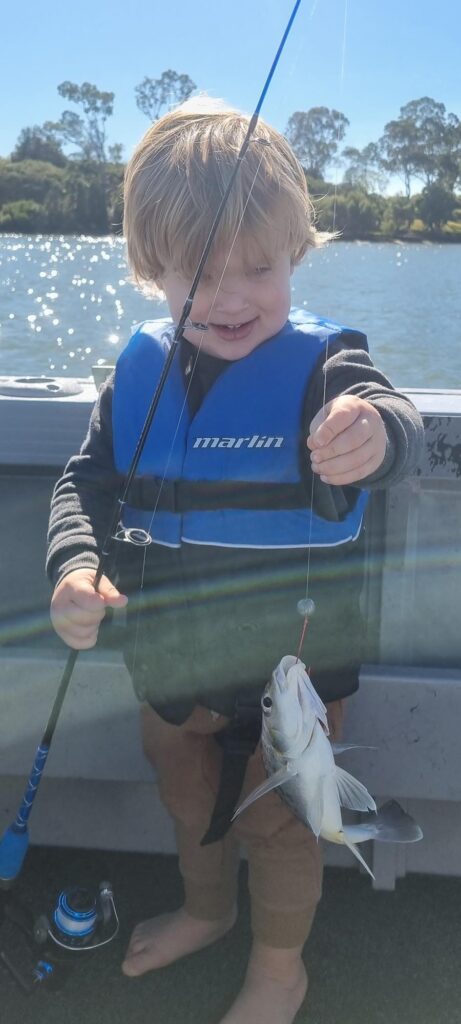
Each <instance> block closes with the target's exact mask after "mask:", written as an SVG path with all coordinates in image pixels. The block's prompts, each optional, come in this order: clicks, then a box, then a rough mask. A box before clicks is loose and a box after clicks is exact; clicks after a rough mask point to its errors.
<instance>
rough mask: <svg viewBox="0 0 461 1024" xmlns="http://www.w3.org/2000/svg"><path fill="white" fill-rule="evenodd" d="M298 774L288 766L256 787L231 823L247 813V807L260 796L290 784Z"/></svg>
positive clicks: (235, 812)
mask: <svg viewBox="0 0 461 1024" xmlns="http://www.w3.org/2000/svg"><path fill="white" fill-rule="evenodd" d="M297 774H298V773H297V771H296V769H295V768H292V767H288V766H287V765H284V767H283V768H279V770H278V772H274V774H273V775H270V776H269V778H268V779H265V780H264V782H262V783H261V785H260V786H256V788H255V789H253V790H252V792H251V793H249V794H248V796H247V797H246V798H245V800H243V802H242V803H241V804H240V807H237V810H236V811H234V814H233V816H232V818H231V821H234V820H235V818H238V816H239V814H241V813H242V811H246V809H247V807H249V806H250V804H253V803H254V802H255V800H259V797H260V796H264V795H265V793H270V792H271V790H273V789H276V788H277V786H283V784H284V783H285V782H290V781H291V779H294V778H295V776H296V775H297Z"/></svg>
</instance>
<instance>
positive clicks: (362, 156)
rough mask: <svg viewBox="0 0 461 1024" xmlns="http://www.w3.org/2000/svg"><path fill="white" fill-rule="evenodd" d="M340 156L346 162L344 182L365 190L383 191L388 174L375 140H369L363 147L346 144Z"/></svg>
mask: <svg viewBox="0 0 461 1024" xmlns="http://www.w3.org/2000/svg"><path fill="white" fill-rule="evenodd" d="M342 156H343V158H344V159H345V160H346V161H347V162H348V166H347V167H346V170H345V172H344V175H343V182H344V184H346V185H354V186H356V187H358V188H364V189H366V191H367V192H384V189H385V187H386V184H387V177H388V176H387V174H386V172H385V170H384V168H383V165H382V160H381V154H380V150H379V146H378V144H377V143H376V142H369V143H368V145H367V146H365V147H364V148H363V149H356V148H355V147H354V146H346V148H345V149H343V151H342Z"/></svg>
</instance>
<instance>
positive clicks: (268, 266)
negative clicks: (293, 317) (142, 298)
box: [161, 239, 292, 360]
mask: <svg viewBox="0 0 461 1024" xmlns="http://www.w3.org/2000/svg"><path fill="white" fill-rule="evenodd" d="M227 256H228V252H221V251H218V252H217V253H216V255H214V256H213V257H212V258H210V259H208V261H207V263H206V266H205V270H204V272H203V275H202V277H201V279H200V283H199V286H198V289H197V292H196V294H195V297H194V301H193V304H192V310H191V314H190V319H191V320H193V321H195V322H200V323H207V324H208V330H207V331H205V332H203V341H202V343H201V349H202V351H203V352H207V353H208V354H209V355H212V356H218V357H219V358H220V359H229V360H234V359H242V358H243V357H244V356H247V355H249V353H250V352H252V351H253V349H255V348H257V346H258V345H260V344H261V343H262V342H263V341H267V339H268V338H271V337H272V336H273V335H274V334H277V332H278V331H280V330H281V328H282V327H283V326H284V324H285V322H286V320H287V317H288V314H289V311H290V306H291V287H290V278H291V272H292V267H291V261H290V255H289V253H288V252H279V253H278V254H277V255H276V256H275V257H272V258H271V259H270V260H267V259H265V258H263V259H261V257H260V256H259V255H256V256H255V257H253V258H250V253H249V250H248V247H247V246H244V245H243V243H242V241H239V240H238V239H237V242H236V243H235V245H234V247H233V249H232V253H231V256H230V259H229V261H228V263H227V266H226V267H225V264H226V259H227ZM224 267H225V270H224ZM223 271H224V277H223V279H222V281H221V283H219V282H220V279H221V275H222V274H223ZM191 284H192V281H191V280H187V279H185V278H184V277H183V276H182V275H181V274H179V273H178V272H176V271H174V270H172V269H170V270H168V271H167V272H166V273H165V275H164V277H163V279H162V282H161V287H162V289H163V291H164V292H165V295H166V299H167V302H168V306H169V308H170V313H171V316H172V318H173V320H174V322H175V323H177V322H178V320H179V318H180V315H181V312H182V308H183V305H184V302H185V300H186V298H187V296H188V294H189V291H190V286H191ZM218 285H219V289H218ZM217 289H218V291H217ZM216 292H217V294H216ZM184 336H185V338H187V340H188V341H190V342H191V344H192V345H195V346H196V347H198V346H199V345H200V341H201V338H202V332H201V331H199V330H190V329H189V330H186V331H184Z"/></svg>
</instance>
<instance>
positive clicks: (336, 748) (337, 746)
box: [331, 743, 378, 755]
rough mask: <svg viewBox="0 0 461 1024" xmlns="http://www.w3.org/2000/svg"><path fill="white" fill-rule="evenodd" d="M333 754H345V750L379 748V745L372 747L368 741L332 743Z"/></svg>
mask: <svg viewBox="0 0 461 1024" xmlns="http://www.w3.org/2000/svg"><path fill="white" fill-rule="evenodd" d="M331 749H332V751H333V754H335V755H336V754H343V753H344V751H345V750H377V749H378V747H371V746H369V745H368V743H332V744H331Z"/></svg>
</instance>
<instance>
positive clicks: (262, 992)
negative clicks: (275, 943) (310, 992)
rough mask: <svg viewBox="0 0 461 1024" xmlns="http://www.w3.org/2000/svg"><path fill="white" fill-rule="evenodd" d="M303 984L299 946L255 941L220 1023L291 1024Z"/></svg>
mask: <svg viewBox="0 0 461 1024" xmlns="http://www.w3.org/2000/svg"><path fill="white" fill-rule="evenodd" d="M307 984H308V982H307V974H306V969H305V967H304V964H303V961H302V959H301V951H300V950H288V949H278V950H276V949H271V948H270V947H268V946H266V947H264V946H263V945H262V944H260V943H257V942H256V941H255V943H254V945H253V950H252V954H251V957H250V963H249V965H248V970H247V973H246V977H245V981H244V984H243V988H242V990H241V992H239V994H238V996H237V999H236V1000H235V1003H233V1004H232V1006H231V1008H230V1010H229V1012H228V1013H226V1015H225V1017H223V1018H222V1020H221V1021H220V1024H292V1021H293V1020H294V1018H295V1017H296V1014H297V1012H298V1010H299V1009H300V1007H301V1004H302V1002H303V1000H304V997H305V995H306V992H307Z"/></svg>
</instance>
